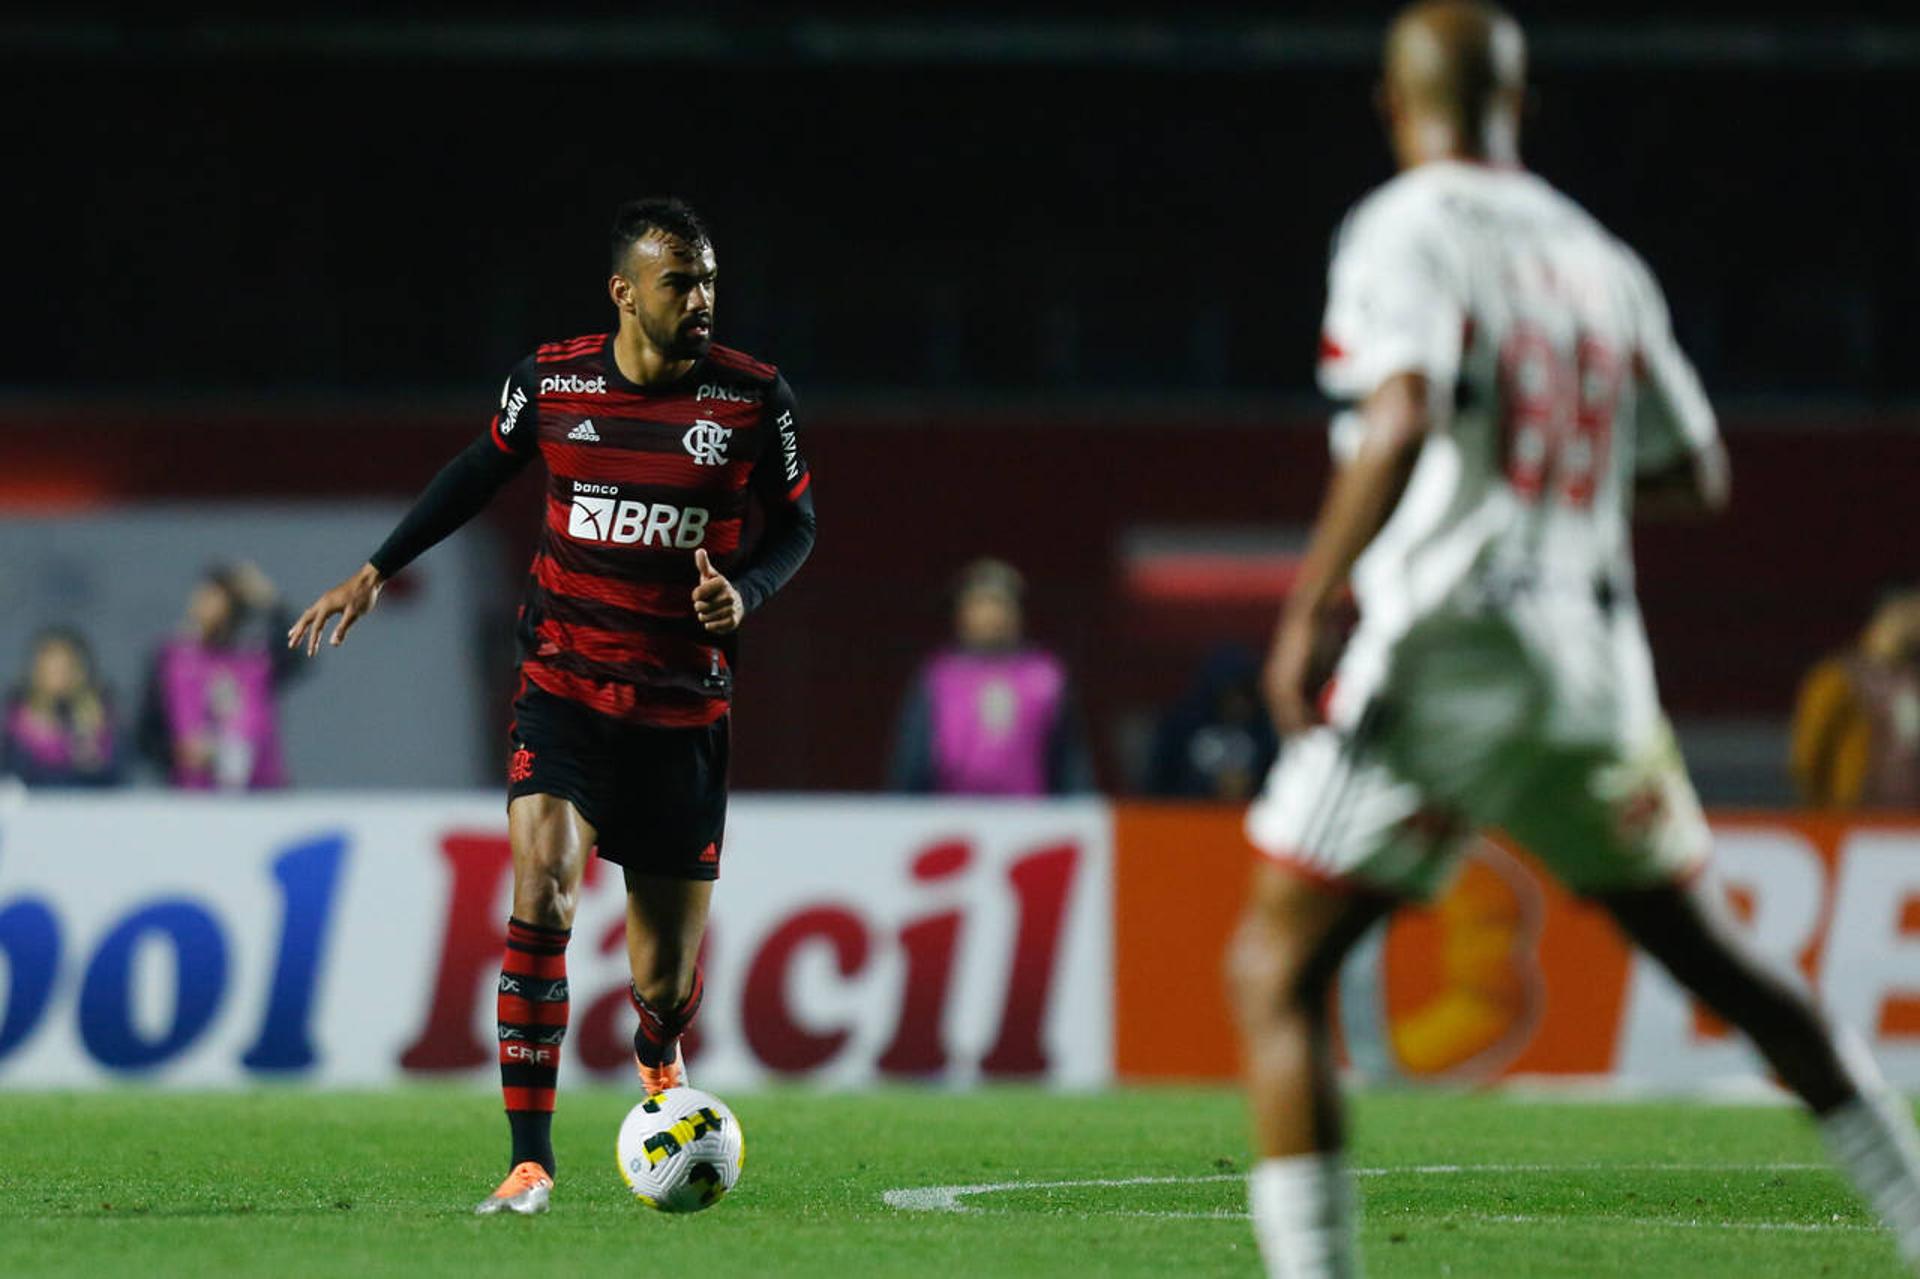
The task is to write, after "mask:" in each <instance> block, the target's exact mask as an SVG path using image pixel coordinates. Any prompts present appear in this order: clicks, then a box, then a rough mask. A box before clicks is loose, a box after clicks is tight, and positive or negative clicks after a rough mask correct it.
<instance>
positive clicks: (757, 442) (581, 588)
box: [489, 333, 812, 727]
mask: <svg viewBox="0 0 1920 1279" xmlns="http://www.w3.org/2000/svg"><path fill="white" fill-rule="evenodd" d="M489 434H490V436H491V438H492V441H493V444H494V446H495V447H496V448H498V449H499V450H501V451H502V452H504V453H507V454H513V455H516V456H518V457H520V458H531V456H532V455H533V454H534V453H535V452H536V451H537V452H538V453H539V454H540V455H541V456H542V458H544V460H545V462H546V466H547V475H548V479H547V496H546V514H545V520H544V523H543V525H542V527H541V531H540V540H539V549H538V551H537V552H536V554H535V555H534V559H533V566H532V571H531V572H530V574H529V577H528V582H527V588H526V596H525V599H524V602H523V603H522V606H521V610H520V619H519V625H518V639H519V647H520V669H521V672H522V674H523V675H524V676H525V678H526V679H527V681H529V682H530V683H532V684H534V685H535V686H537V687H539V688H542V689H545V690H546V691H547V692H549V693H552V694H554V695H556V696H559V697H564V698H567V699H569V700H571V701H575V702H578V703H580V704H582V705H584V706H587V707H589V708H591V709H593V710H595V711H598V712H600V713H601V714H604V715H609V716H612V717H614V718H616V719H620V720H625V721H629V722H634V723H643V724H651V725H656V726H662V727H687V726H694V725H700V724H710V723H712V722H713V721H714V720H716V719H718V718H720V716H722V715H724V714H725V713H726V711H727V706H728V703H729V701H730V700H731V697H732V689H733V664H734V639H733V636H731V635H726V636H716V635H710V634H708V633H707V631H706V629H705V628H704V627H703V626H701V624H700V622H699V620H698V619H697V618H696V617H695V616H694V611H693V589H694V587H695V586H696V585H697V584H698V582H699V571H698V570H697V569H696V568H695V566H694V552H695V551H696V550H698V549H701V548H704V549H705V550H706V552H707V554H708V555H709V556H710V557H711V558H712V560H713V563H714V566H715V567H716V568H717V569H719V570H720V571H721V572H722V573H726V574H728V575H729V576H730V577H734V579H735V585H736V587H738V588H739V589H740V591H741V594H742V597H743V600H744V602H745V604H746V607H747V609H748V610H749V611H751V610H752V609H753V608H754V607H755V606H756V605H758V604H759V603H760V602H761V600H762V598H764V593H765V591H767V590H770V589H771V588H769V587H762V586H760V585H758V584H757V583H755V582H751V581H748V580H745V579H743V578H741V577H739V576H738V575H736V574H735V572H734V568H735V566H736V565H737V564H738V563H739V557H740V549H741V538H742V534H743V531H744V527H745V522H746V514H747V506H748V501H749V494H750V493H751V494H753V495H755V496H757V497H758V498H759V499H760V500H761V501H762V502H765V503H767V504H768V505H769V509H770V510H772V509H777V508H778V507H779V506H780V504H786V505H787V506H793V505H795V504H797V503H801V502H802V500H803V495H804V494H806V492H807V489H808V486H809V485H810V483H811V482H812V476H811V474H810V473H809V472H808V469H807V463H806V460H805V458H804V457H802V455H801V452H800V440H799V434H798V428H797V425H796V422H795V407H794V399H793V393H792V391H791V390H790V389H789V388H788V386H787V384H786V380H785V379H784V378H782V377H781V376H780V373H779V371H778V370H777V369H775V368H774V367H773V366H772V365H770V364H762V363H760V362H759V361H758V360H755V359H752V358H751V357H749V356H746V355H743V354H741V353H740V352H738V351H734V350H730V349H728V348H726V347H722V346H715V347H712V348H710V349H709V350H708V352H707V354H706V356H705V357H704V358H702V359H701V360H700V361H699V362H698V363H697V364H696V365H695V366H694V367H693V369H692V370H691V371H690V372H689V373H688V374H687V376H685V377H684V378H681V379H680V380H678V381H676V382H673V383H670V384H666V385H661V386H640V385H638V384H636V383H633V382H631V381H629V380H628V379H627V378H626V377H624V376H623V375H622V374H621V372H620V369H619V366H618V365H617V364H616V363H615V362H614V358H613V335H612V334H610V333H599V334H593V335H590V336H587V337H581V338H575V339H573V340H572V341H569V342H552V343H549V344H547V345H545V346H542V347H541V348H540V349H539V350H538V351H537V352H535V353H534V355H532V356H531V357H529V358H528V359H526V360H524V361H522V362H521V363H520V365H519V366H518V367H516V368H515V369H514V370H513V372H512V374H511V375H509V377H508V378H507V382H506V385H505V387H504V388H502V391H501V396H500V409H499V412H498V413H497V414H495V416H494V419H493V423H492V426H491V428H490V432H489ZM805 504H806V506H807V508H808V510H809V518H810V512H811V506H812V503H811V500H810V499H808V500H806V502H805ZM802 553H803V554H804V551H803V552H802Z"/></svg>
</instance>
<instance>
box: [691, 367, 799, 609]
mask: <svg viewBox="0 0 1920 1279" xmlns="http://www.w3.org/2000/svg"><path fill="white" fill-rule="evenodd" d="M798 418H799V410H798V407H797V405H796V404H795V401H794V398H793V389H792V388H791V387H789V386H788V385H787V380H786V379H785V378H783V377H776V378H775V379H774V383H773V386H772V387H771V388H769V390H768V392H767V400H766V429H765V432H764V438H763V441H762V444H761V449H760V456H759V458H758V459H757V460H756V461H755V462H754V465H753V474H752V476H751V477H750V478H749V480H748V481H747V484H748V487H749V488H750V489H752V490H753V493H754V496H756V497H757V498H758V499H759V500H760V506H761V509H762V511H763V512H764V513H765V515H766V525H765V527H764V528H763V529H762V530H761V534H760V541H759V543H758V544H757V545H756V546H755V547H754V548H753V553H752V554H751V555H749V556H748V557H747V558H746V559H745V560H744V561H742V562H741V563H740V564H738V565H736V566H734V571H733V573H732V575H731V576H730V577H729V576H727V575H723V574H721V573H720V572H719V571H718V570H716V569H715V568H714V567H713V562H712V560H711V559H710V558H709V557H708V556H707V553H706V552H705V551H695V552H694V562H695V564H696V566H698V567H699V569H700V584H699V585H698V586H696V587H695V588H694V591H693V607H694V613H695V615H696V616H697V617H699V619H700V623H701V625H703V626H705V627H706V628H707V631H708V632H709V633H711V634H714V635H724V634H726V633H727V632H729V631H733V630H737V629H739V626H740V623H741V622H743V621H745V620H746V617H747V615H748V614H749V613H752V612H753V611H754V610H755V609H757V608H759V607H760V606H761V605H762V604H765V603H766V602H767V601H768V600H769V599H772V598H773V596H774V594H775V593H776V592H778V591H779V590H780V588H781V587H783V586H785V585H786V584H787V583H788V582H790V581H792V580H793V575H794V574H795V573H798V572H799V571H800V566H801V565H802V564H804V563H806V562H807V556H809V555H811V554H812V553H813V543H814V537H815V533H816V529H817V524H816V521H815V518H814V513H813V472H812V471H811V470H809V469H808V467H807V460H806V457H805V455H804V454H802V453H801V451H800V429H799V424H798Z"/></svg>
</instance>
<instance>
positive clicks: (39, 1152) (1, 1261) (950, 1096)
mask: <svg viewBox="0 0 1920 1279" xmlns="http://www.w3.org/2000/svg"><path fill="white" fill-rule="evenodd" d="M636 1100H637V1098H636V1097H634V1096H633V1095H631V1094H624V1093H616V1092H607V1091H593V1092H584V1091H575V1092H572V1093H566V1094H563V1095H562V1096H561V1102H560V1104H561V1109H560V1114H559V1117H558V1122H557V1124H556V1131H555V1141H556V1146H557V1148H558V1150H559V1155H560V1179H559V1184H558V1186H557V1188H556V1190H555V1195H554V1209H553V1212H552V1213H551V1214H549V1215H548V1216H546V1217H541V1218H533V1219H521V1218H485V1219H480V1218H475V1217H473V1216H472V1215H471V1212H470V1210H471V1208H472V1205H473V1203H474V1202H475V1201H476V1200H478V1199H479V1198H480V1197H481V1196H482V1195H483V1194H485V1193H486V1192H487V1191H488V1190H489V1189H491V1187H492V1184H493V1182H494V1181H495V1180H497V1179H498V1177H499V1176H500V1174H501V1173H502V1172H504V1171H505V1169H504V1167H503V1164H504V1160H505V1138H506V1125H505V1123H504V1122H503V1121H502V1119H501V1118H500V1115H499V1110H498V1102H497V1101H496V1100H494V1099H493V1098H491V1097H489V1096H488V1095H486V1094H485V1093H481V1092H476V1091H470V1090H450V1089H418V1090H406V1091H399V1092H391V1093H374V1094H331V1095H325V1094H323V1095H312V1094H302V1093H292V1092H262V1093H254V1094H247V1095H239V1096H228V1095H212V1094H191V1093H189V1094H178V1095H169V1094H162V1093H154V1092H145V1091H140V1092H120V1093H105V1094H84V1095H81V1094H32V1093H26V1094H21V1093H16V1094H0V1151H4V1152H5V1158H4V1161H0V1188H3V1189H4V1193H0V1273H4V1274H6V1275H8V1276H14V1277H22V1279H23V1277H24V1276H29V1275H142V1276H145V1275H191V1276H195V1277H196V1279H205V1277H206V1276H212V1275H227V1274H245V1275H253V1274H282V1275H350V1276H356V1277H364V1276H373V1275H408V1276H431V1275H452V1276H460V1277H461V1279H480V1277H481V1276H492V1275H508V1274H531V1273H567V1274H581V1275H593V1274H609V1275H611V1274H633V1273H662V1274H687V1275H713V1276H726V1275H752V1276H754V1277H755V1279H771V1277H775V1276H787V1275H798V1276H807V1275H817V1276H834V1279H847V1277H850V1276H862V1277H864V1276H872V1275H906V1276H914V1277H915V1279H933V1277H934V1276H943V1275H950V1274H953V1275H958V1274H965V1275H969V1276H996V1275H1009V1276H1025V1275H1075V1276H1079V1275H1143V1276H1144V1275H1151V1276H1155V1277H1156V1279H1163V1277H1164V1276H1168V1275H1242V1276H1246V1275H1256V1274H1257V1273H1258V1267H1257V1263H1256V1260H1255V1254H1254V1250H1253V1243H1252V1236H1251V1234H1250V1228H1249V1226H1248V1224H1247V1222H1246V1220H1245V1218H1244V1216H1243V1198H1242V1190H1241V1185H1240V1183H1239V1181H1238V1179H1237V1177H1236V1176H1235V1174H1237V1173H1238V1172H1239V1171H1240V1170H1242V1169H1244V1167H1245V1156H1244V1151H1245V1148H1246V1147H1245V1137H1244V1132H1243V1128H1242V1117H1241V1108H1240V1103H1239V1101H1238V1099H1237V1098H1236V1096H1235V1095H1234V1094H1233V1093H1232V1092H1230V1091H1226V1090H1217V1089H1152V1090H1137V1091H1123V1092H1115V1093H1109V1094H1104V1095H1096V1096H1077V1095H1066V1096H1056V1095H1051V1094H1048V1093H1044V1092H1038V1091H1031V1090H1027V1089H1004V1090H1002V1089H990V1090H985V1091H981V1092H974V1093H964V1094H956V1093H939V1092H918V1091H907V1090H886V1091H880V1092H875V1093H870V1094H815V1093H808V1092H772V1093H760V1094H740V1095H738V1096H733V1097H729V1098H728V1100H729V1101H730V1103H731V1104H732V1105H733V1106H734V1108H735V1110H736V1111H737V1113H738V1114H739V1116H740V1119H741V1123H742V1125H743V1126H744V1128H745V1129H746V1136H747V1166H746V1174H745V1176H744V1178H743V1179H742V1181H741V1184H740V1187H739V1188H738V1189H737V1190H736V1191H735V1192H734V1193H733V1194H732V1195H730V1196H729V1197H728V1198H726V1199H725V1200H723V1201H721V1203H720V1204H718V1205H717V1206H716V1207H714V1208H713V1209H711V1210H710V1211H708V1212H705V1213H702V1214H700V1215H698V1216H692V1217H665V1216H660V1215H657V1214H654V1213H651V1212H648V1211H646V1210H645V1209H643V1208H641V1207H640V1206H639V1205H637V1204H635V1203H634V1202H632V1200H631V1199H630V1198H629V1197H628V1195H627V1191H626V1188H625V1187H624V1186H623V1185H622V1184H621V1182H620V1178H619V1174H618V1172H617V1171H616V1169H615V1167H614V1159H613V1135H614V1132H615V1130H616V1128H617V1127H618V1125H619V1121H620V1118H621V1116H622V1115H623V1114H624V1113H625V1112H626V1109H627V1107H628V1106H630V1105H632V1104H633V1103H634V1101H636ZM1355 1139H1356V1145H1355V1150H1354V1157H1353V1163H1354V1166H1355V1167H1356V1168H1359V1169H1362V1170H1364V1175H1363V1176H1362V1178H1361V1181H1360V1187H1361V1194H1362V1197H1363V1202H1364V1205H1365V1208H1364V1212H1365V1224H1364V1229H1363V1238H1364V1243H1365V1247H1366V1253H1367V1261H1368V1268H1369V1274H1371V1275H1374V1276H1396V1275H1457V1276H1508V1275H1521V1276H1535V1275H1543V1276H1559V1275H1565V1276H1576V1275H1577V1276H1583V1277H1584V1276H1594V1275H1648V1276H1662V1277H1666V1276H1678V1275H1686V1276H1690V1277H1692V1279H1705V1277H1707V1276H1721V1275H1724V1276H1738V1277H1739V1279H1761V1277H1763V1276H1771V1275H1781V1276H1787V1275H1791V1276H1796V1277H1798V1276H1826V1275H1833V1276H1846V1275H1877V1276H1890V1275H1897V1274H1899V1273H1901V1272H1900V1270H1899V1267H1898V1264H1897V1262H1896V1259H1895V1254H1894V1250H1893V1246H1892V1243H1891V1241H1890V1239H1889V1238H1888V1237H1887V1236H1886V1235H1884V1234H1883V1233H1881V1232H1880V1231H1878V1230H1877V1229H1875V1228H1874V1227H1873V1225H1872V1222H1871V1220H1870V1219H1869V1217H1868V1216H1867V1214H1866V1213H1865V1212H1864V1211H1863V1210H1862V1209H1861V1207H1860V1206H1859V1205H1858V1203H1856V1201H1855V1200H1854V1197H1853V1195H1852V1193H1851V1192H1850V1191H1849V1190H1848V1189H1847V1187H1846V1186H1845V1185H1844V1184H1843V1183H1842V1182H1841V1180H1840V1179H1839V1178H1838V1177H1837V1176H1836V1175H1835V1174H1834V1173H1832V1172H1830V1171H1828V1170H1827V1169H1826V1167H1825V1165H1824V1163H1823V1162H1822V1159H1821V1155H1820V1148H1819V1144H1818V1142H1817V1140H1816V1139H1815V1137H1814V1134H1813V1132H1812V1130H1811V1128H1810V1127H1809V1126H1808V1124H1807V1123H1806V1122H1805V1120H1804V1119H1802V1118H1801V1116H1800V1115H1799V1114H1797V1113H1795V1112H1793V1111H1791V1110H1786V1109H1780V1108H1771V1107H1758V1108H1755V1107H1741V1108H1726V1107H1712V1106H1704V1105H1679V1104H1659V1105H1649V1104H1632V1105H1628V1104H1591V1105H1586V1104H1547V1103H1535V1102H1519V1101H1513V1100H1503V1099H1500V1098H1497V1097H1458V1096H1446V1095H1438V1094H1419V1095H1406V1094H1401V1095H1390V1096H1372V1097H1364V1098H1362V1099H1360V1101H1359V1102H1358V1104H1357V1107H1356V1115H1355ZM1143 1178H1154V1179H1156V1180H1154V1181H1151V1182H1142V1181H1140V1180H1139V1179H1143ZM1102 1182H1104V1183H1125V1184H1085V1183H1102ZM1072 1183H1082V1184H1072ZM962 1185H966V1186H981V1185H986V1186H992V1187H995V1188H994V1189H990V1190H987V1191H982V1192H976V1193H971V1194H960V1195H954V1194H951V1193H948V1194H944V1195H943V1194H941V1193H937V1192H935V1191H932V1190H929V1188H937V1187H951V1186H962ZM900 1190H918V1191H921V1192H922V1193H920V1194H919V1195H916V1196H907V1198H909V1199H911V1200H917V1201H918V1202H920V1203H922V1204H937V1203H940V1202H957V1203H958V1204H960V1205H961V1206H963V1207H965V1208H966V1209H968V1211H964V1212H952V1211H940V1210H937V1209H936V1210H919V1211H915V1210H909V1209H906V1208H902V1207H897V1206H891V1205H890V1204H889V1203H888V1202H887V1198H886V1196H887V1192H888V1191H900ZM895 1198H896V1199H898V1198H900V1196H898V1195H896V1196H895ZM535 1267H540V1268H541V1269H538V1270H536V1269H535Z"/></svg>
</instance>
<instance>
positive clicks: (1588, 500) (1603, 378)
mask: <svg viewBox="0 0 1920 1279" xmlns="http://www.w3.org/2000/svg"><path fill="white" fill-rule="evenodd" d="M1620 374H1621V365H1620V361H1619V359H1618V358H1617V357H1616V356H1615V355H1614V354H1613V352H1611V351H1610V350H1608V349H1607V348H1606V347H1605V346H1603V345H1602V344H1601V343H1599V342H1597V341H1595V340H1594V339H1593V338H1590V337H1582V338H1581V339H1580V341H1579V343H1578V344H1577V345H1576V346H1575V347H1574V351H1573V354H1572V356H1571V357H1569V356H1568V355H1567V353H1566V352H1564V351H1562V350H1561V349H1560V348H1559V347H1557V346H1555V345H1554V344H1553V343H1552V342H1551V341H1549V340H1548V339H1547V337H1546V336H1545V335H1543V334H1542V333H1540V332H1539V330H1537V329H1533V328H1530V327H1528V326H1526V325H1524V324H1523V325H1519V326H1517V327H1515V328H1514V330H1513V332H1512V334H1511V335H1509V336H1508V338H1507V340H1506V342H1505V343H1504V344H1502V346H1501V347H1500V436H1501V441H1502V444H1503V447H1504V449H1505V451H1506V471H1507V483H1508V484H1509V485H1511V486H1512V488H1513V491H1514V492H1515V493H1517V494H1519V496H1520V498H1521V500H1522V501H1525V502H1538V501H1540V500H1542V498H1544V497H1548V496H1554V497H1557V498H1558V499H1559V500H1560V501H1562V502H1564V503H1565V504H1566V505H1568V506H1571V507H1574V508H1576V509H1581V510H1584V509H1586V508H1587V507H1589V506H1591V505H1593V496H1594V492H1595V491H1596V490H1597V489H1598V488H1599V483H1600V475H1601V473H1602V472H1603V471H1604V470H1605V469H1606V465H1607V450H1608V448H1609V447H1610V444H1611V436H1612V431H1613V414H1614V409H1615V407H1616V406H1617V405H1618V404H1619V402H1620Z"/></svg>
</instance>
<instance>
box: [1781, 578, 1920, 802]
mask: <svg viewBox="0 0 1920 1279" xmlns="http://www.w3.org/2000/svg"><path fill="white" fill-rule="evenodd" d="M1793 780H1794V783H1795V785H1796V786H1798V788H1799V790H1800V798H1801V799H1802V800H1803V801H1804V802H1806V803H1807V804H1809V805H1812V806H1813V807H1816V808H1906V809H1913V810H1916V811H1920V589H1912V588H1908V589H1903V590H1899V591H1895V592H1892V593H1889V594H1888V595H1887V596H1886V597H1885V598H1883V599H1882V600H1881V601H1880V606H1879V607H1878V608H1876V609H1875V610H1874V613H1873V616H1872V618H1871V619H1870V620H1869V621H1868V622H1867V628H1866V630H1864V631H1863V632H1861V635H1860V638H1859V640H1858V641H1857V642H1856V643H1855V644H1854V646H1853V647H1852V648H1851V649H1849V650H1848V651H1846V652H1844V653H1838V654H1835V655H1834V656H1832V657H1829V658H1827V659H1826V660H1825V661H1823V662H1821V663H1820V664H1819V665H1818V666H1816V667H1814V668H1813V670H1812V671H1810V672H1809V673H1808V674H1807V678H1806V680H1805V681H1804V682H1803V683H1802V684H1801V686H1800V704H1799V707H1798V709H1797V710H1796V711H1795V713H1794V717H1793Z"/></svg>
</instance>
